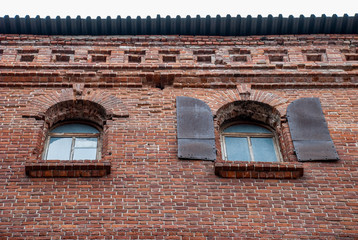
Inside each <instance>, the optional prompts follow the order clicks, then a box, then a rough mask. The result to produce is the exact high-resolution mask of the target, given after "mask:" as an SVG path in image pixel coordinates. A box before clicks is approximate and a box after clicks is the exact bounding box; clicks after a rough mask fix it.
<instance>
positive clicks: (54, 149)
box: [47, 137, 72, 160]
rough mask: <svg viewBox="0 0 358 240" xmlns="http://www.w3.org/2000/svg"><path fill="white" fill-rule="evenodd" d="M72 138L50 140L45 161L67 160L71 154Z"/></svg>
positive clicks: (53, 138)
mask: <svg viewBox="0 0 358 240" xmlns="http://www.w3.org/2000/svg"><path fill="white" fill-rule="evenodd" d="M71 144H72V138H55V137H52V138H50V143H49V146H48V152H47V159H52V160H69V159H70V153H71Z"/></svg>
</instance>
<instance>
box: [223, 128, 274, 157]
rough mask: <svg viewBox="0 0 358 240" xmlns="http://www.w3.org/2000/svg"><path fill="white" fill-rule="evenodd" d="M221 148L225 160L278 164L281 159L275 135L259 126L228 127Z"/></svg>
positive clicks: (225, 129) (224, 130)
mask: <svg viewBox="0 0 358 240" xmlns="http://www.w3.org/2000/svg"><path fill="white" fill-rule="evenodd" d="M221 146H222V153H223V159H224V160H229V161H248V162H278V161H280V159H281V155H280V151H279V147H278V142H277V137H276V135H275V133H274V132H273V131H272V130H270V129H268V128H267V127H264V126H262V125H258V124H253V123H234V124H230V125H228V126H226V127H225V128H224V129H223V130H222V132H221Z"/></svg>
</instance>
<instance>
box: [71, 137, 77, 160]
mask: <svg viewBox="0 0 358 240" xmlns="http://www.w3.org/2000/svg"><path fill="white" fill-rule="evenodd" d="M75 143H76V137H72V144H71V153H70V160H73V155H74V151H75Z"/></svg>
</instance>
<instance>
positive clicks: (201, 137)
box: [176, 97, 216, 160]
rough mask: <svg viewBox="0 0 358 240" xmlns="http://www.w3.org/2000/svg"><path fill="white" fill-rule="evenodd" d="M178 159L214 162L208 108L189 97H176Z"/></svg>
mask: <svg viewBox="0 0 358 240" xmlns="http://www.w3.org/2000/svg"><path fill="white" fill-rule="evenodd" d="M176 104H177V137H178V157H179V158H183V159H201V160H216V148H215V134H214V121H213V115H212V113H211V109H210V107H209V106H208V105H207V104H206V103H205V102H203V101H201V100H199V99H196V98H191V97H177V98H176Z"/></svg>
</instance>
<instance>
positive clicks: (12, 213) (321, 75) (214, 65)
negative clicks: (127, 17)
mask: <svg viewBox="0 0 358 240" xmlns="http://www.w3.org/2000/svg"><path fill="white" fill-rule="evenodd" d="M357 47H358V37H357V36H355V35H354V36H352V35H316V36H315V35H309V36H305V35H302V36H267V37H260V36H259V37H192V36H180V37H179V36H167V37H165V36H143V37H142V36H139V37H89V36H85V37H70V36H69V37H56V36H54V37H46V36H31V35H29V36H18V35H0V87H1V88H0V119H1V122H0V162H1V167H0V216H1V222H0V238H1V239H87V238H88V239H129V238H135V239H231V238H235V239H258V238H264V239H356V238H358V230H357V228H356V226H357V225H358V215H357V213H358V201H357V199H358V189H357V180H358V174H357V173H358V162H357V161H358V150H357V149H358V145H357V142H358V125H357V119H358V94H357V87H358V48H357ZM177 96H189V97H194V98H197V99H200V100H202V101H204V102H205V103H207V104H208V105H209V106H210V108H211V110H212V113H213V115H214V116H216V114H217V112H218V110H219V109H220V108H222V107H223V106H225V105H226V104H229V103H231V102H234V101H243V100H251V101H258V102H261V103H265V104H268V105H270V106H271V107H272V108H274V109H275V110H277V112H278V113H279V115H280V121H281V122H280V126H279V127H280V129H279V131H280V137H279V139H280V148H281V152H282V155H283V161H284V163H287V164H291V165H290V166H291V167H292V166H294V167H297V166H298V165H299V167H301V168H303V169H304V174H303V176H301V177H298V178H295V179H278V178H275V177H269V178H268V179H258V178H255V177H252V178H237V179H236V178H226V177H223V176H218V175H216V174H215V170H214V168H215V166H214V165H215V164H219V163H223V160H222V157H221V152H220V141H219V135H220V134H219V131H220V126H219V123H218V122H220V119H218V117H217V116H216V117H215V118H214V122H215V124H216V125H215V134H216V137H217V139H216V146H217V149H218V153H217V160H216V163H214V162H212V161H201V160H179V159H178V158H177V137H176V102H175V98H176V97H177ZM303 97H318V98H319V99H320V101H321V105H322V108H323V112H324V115H325V118H326V121H327V124H328V128H329V131H330V134H331V137H332V139H333V142H334V144H335V147H336V149H337V152H338V155H339V157H340V160H339V161H336V162H306V163H298V162H297V158H296V156H295V154H294V150H293V145H292V141H291V139H290V133H289V129H288V126H287V122H286V110H287V106H288V104H289V103H291V102H292V101H294V100H296V99H299V98H303ZM69 109H71V110H69ZM79 114H82V115H81V118H83V119H88V120H91V121H92V122H95V123H97V124H98V125H101V127H102V128H103V132H102V134H103V147H102V158H101V159H100V160H98V161H67V162H63V161H45V160H42V152H43V148H44V141H45V139H46V134H47V131H48V129H49V128H50V127H52V126H53V125H55V124H56V123H57V122H59V121H61V120H66V119H72V118H76V116H78V115H79ZM223 164H225V163H223ZM296 165H297V166H296ZM263 168H264V169H265V166H264V167H263Z"/></svg>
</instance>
